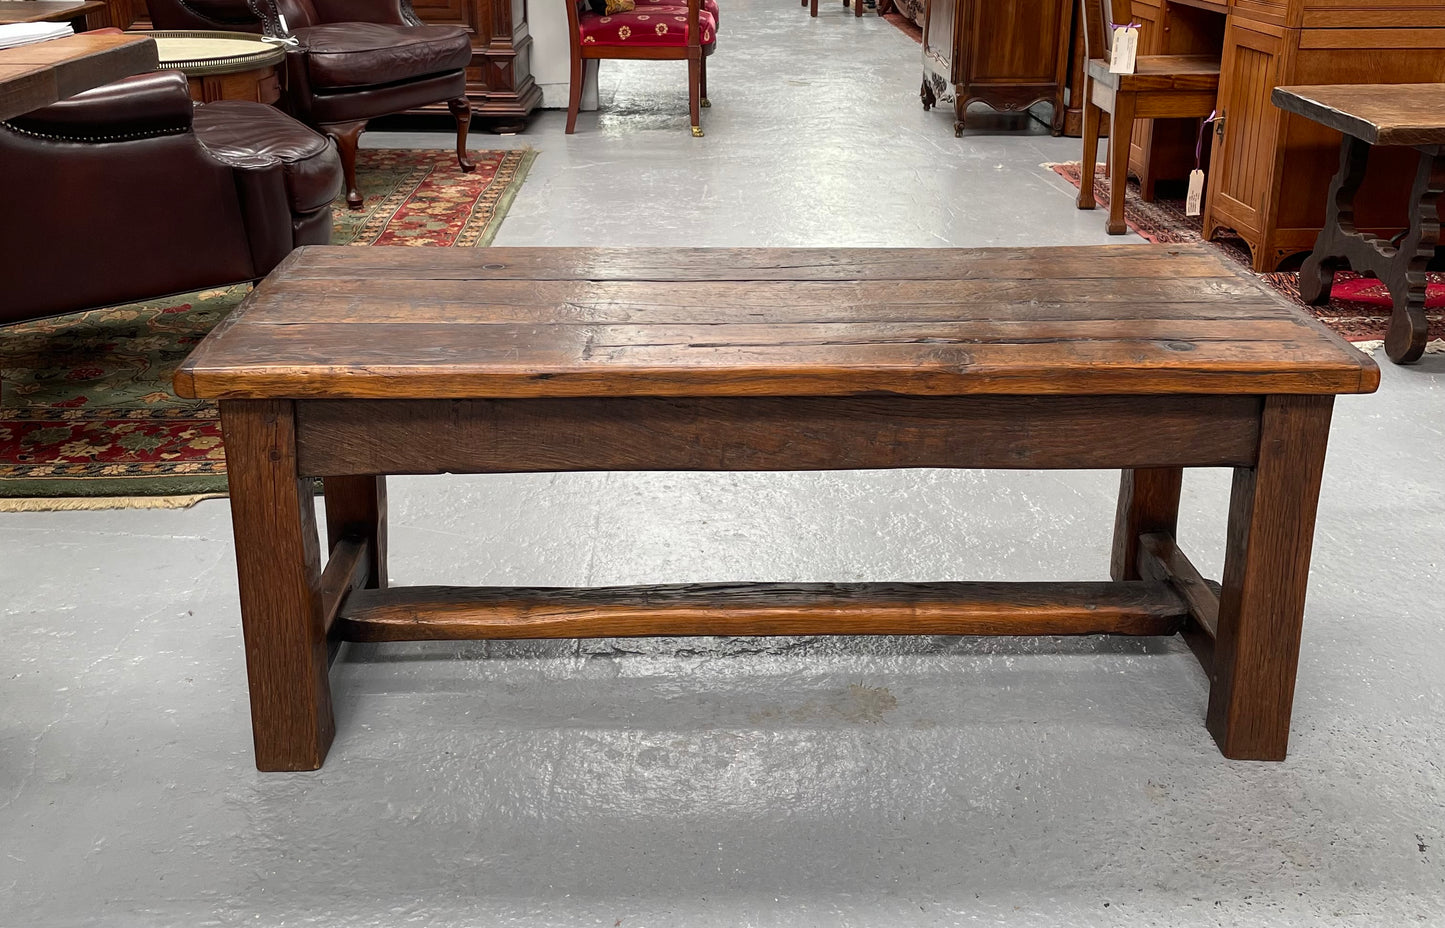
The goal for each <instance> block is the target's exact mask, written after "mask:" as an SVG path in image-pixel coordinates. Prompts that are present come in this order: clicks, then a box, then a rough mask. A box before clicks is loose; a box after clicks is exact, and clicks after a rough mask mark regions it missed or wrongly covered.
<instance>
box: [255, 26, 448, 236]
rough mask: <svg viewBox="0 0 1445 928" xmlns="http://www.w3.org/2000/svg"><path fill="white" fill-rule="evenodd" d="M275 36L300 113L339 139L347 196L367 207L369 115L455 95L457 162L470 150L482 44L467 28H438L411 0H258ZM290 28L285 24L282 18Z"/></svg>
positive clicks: (291, 99)
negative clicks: (473, 86)
mask: <svg viewBox="0 0 1445 928" xmlns="http://www.w3.org/2000/svg"><path fill="white" fill-rule="evenodd" d="M250 4H251V9H252V11H253V12H254V13H255V14H256V15H257V16H258V17H259V18H260V19H261V22H262V24H263V27H264V30H265V33H266V34H267V35H270V36H275V37H278V38H286V39H289V40H294V44H293V45H291V46H290V47H288V48H287V50H286V83H287V87H286V100H287V106H288V108H289V109H290V110H291V113H292V115H294V116H296V118H298V119H300V120H301V121H303V122H306V123H309V124H310V125H313V126H315V127H316V128H318V129H320V130H321V131H322V132H325V133H326V134H327V135H329V136H331V138H333V139H334V140H335V141H336V147H337V149H338V151H340V153H341V165H342V169H343V171H344V172H345V175H346V202H347V205H349V206H350V207H352V208H353V209H360V208H361V192H360V191H359V190H357V188H356V143H357V140H358V139H359V138H360V137H361V133H362V131H363V130H365V128H366V123H367V121H368V120H371V119H375V118H376V117H378V116H386V115H389V114H392V113H400V112H403V111H405V110H409V109H414V108H416V107H419V106H426V105H428V104H432V103H440V102H443V101H445V102H446V104H447V106H448V108H449V109H450V110H451V113H452V116H453V117H454V118H455V119H456V122H457V164H459V165H460V166H461V169H462V170H463V171H470V170H472V169H473V168H474V167H475V165H473V164H472V162H471V160H470V159H468V157H467V127H468V125H469V124H470V123H471V118H472V106H471V103H470V102H469V101H468V100H467V95H466V91H467V75H466V70H465V69H466V67H467V65H469V64H471V61H472V41H471V37H470V36H469V35H467V31H466V30H465V29H463V28H462V27H461V26H429V25H426V24H425V23H423V22H422V21H421V20H420V19H418V18H417V15H416V13H415V12H413V11H412V8H411V0H250ZM283 17H284V22H285V26H284V28H283V25H282V18H283Z"/></svg>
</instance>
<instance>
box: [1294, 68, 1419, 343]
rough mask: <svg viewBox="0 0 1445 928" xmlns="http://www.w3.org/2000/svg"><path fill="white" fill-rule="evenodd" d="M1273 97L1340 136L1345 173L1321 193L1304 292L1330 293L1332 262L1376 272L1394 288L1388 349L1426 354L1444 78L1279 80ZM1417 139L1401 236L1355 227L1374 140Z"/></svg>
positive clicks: (1407, 143)
mask: <svg viewBox="0 0 1445 928" xmlns="http://www.w3.org/2000/svg"><path fill="white" fill-rule="evenodd" d="M1273 99H1274V104H1275V106H1278V107H1280V108H1281V109H1283V110H1288V111H1289V112H1291V113H1297V114H1299V115H1300V116H1303V117H1305V118H1306V119H1310V120H1313V121H1314V122H1317V123H1320V124H1321V125H1324V126H1329V127H1330V128H1331V129H1334V130H1336V131H1338V132H1340V133H1342V134H1343V136H1344V143H1343V147H1342V149H1341V153H1340V172H1339V173H1338V174H1336V175H1335V179H1334V180H1333V181H1332V182H1331V184H1330V191H1329V196H1328V197H1326V198H1325V203H1326V204H1327V209H1328V212H1327V213H1326V217H1325V227H1324V229H1323V230H1322V231H1321V232H1320V237H1319V238H1318V239H1317V240H1316V241H1315V248H1314V251H1313V252H1311V253H1310V256H1309V258H1308V260H1306V261H1305V263H1304V267H1302V268H1300V277H1299V280H1300V296H1301V297H1303V298H1304V299H1305V300H1306V301H1307V302H1310V303H1314V304H1316V305H1322V304H1324V303H1327V302H1329V299H1330V287H1331V285H1332V284H1333V282H1334V277H1335V271H1336V270H1341V269H1346V268H1347V269H1351V270H1355V271H1359V272H1361V273H1368V274H1373V275H1375V276H1376V277H1378V278H1379V279H1380V280H1381V281H1382V282H1383V283H1384V284H1385V285H1386V286H1388V287H1389V288H1390V296H1391V297H1392V298H1393V299H1394V302H1395V312H1394V315H1393V316H1392V317H1391V319H1390V329H1389V332H1388V334H1387V335H1386V336H1385V351H1386V353H1387V354H1389V356H1390V360H1392V361H1394V362H1396V363H1397V364H1404V363H1407V362H1410V361H1416V360H1419V358H1420V355H1422V354H1424V353H1425V339H1426V332H1427V328H1428V325H1427V323H1426V320H1425V288H1426V275H1425V271H1426V267H1427V265H1428V264H1429V263H1430V259H1432V258H1433V257H1434V256H1435V246H1436V245H1438V244H1439V243H1440V213H1439V207H1438V201H1439V199H1440V195H1441V193H1442V191H1445V84H1351V85H1346V86H1324V87H1276V88H1275V89H1274V95H1273ZM1388 147H1397V148H1412V149H1414V150H1415V151H1416V152H1418V153H1419V161H1420V163H1419V167H1418V168H1417V170H1416V172H1415V186H1414V189H1413V191H1412V192H1411V199H1410V203H1409V204H1408V207H1409V209H1408V215H1409V220H1410V228H1409V231H1408V232H1407V233H1406V235H1405V238H1404V239H1403V240H1401V241H1400V242H1398V243H1395V244H1392V243H1391V242H1390V241H1389V240H1387V239H1382V238H1379V237H1376V236H1373V235H1369V234H1367V233H1364V232H1361V231H1359V225H1358V222H1357V220H1356V219H1355V203H1356V200H1357V199H1358V194H1359V191H1360V187H1361V185H1362V184H1363V182H1364V180H1365V177H1366V168H1367V165H1368V163H1369V160H1370V154H1371V151H1372V149H1376V148H1388Z"/></svg>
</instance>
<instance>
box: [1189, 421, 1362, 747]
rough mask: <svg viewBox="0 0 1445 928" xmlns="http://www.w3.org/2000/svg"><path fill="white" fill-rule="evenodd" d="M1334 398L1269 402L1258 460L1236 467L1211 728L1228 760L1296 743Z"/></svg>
mask: <svg viewBox="0 0 1445 928" xmlns="http://www.w3.org/2000/svg"><path fill="white" fill-rule="evenodd" d="M1333 408H1334V400H1333V398H1331V397H1318V396H1278V397H1269V398H1268V399H1267V400H1266V401H1265V407H1264V416H1263V418H1262V423H1261V431H1260V454H1259V463H1258V464H1257V465H1256V466H1255V467H1252V468H1247V467H1241V468H1236V469H1235V472H1234V489H1233V492H1232V495H1231V498H1230V508H1229V528H1228V532H1227V536H1228V538H1227V549H1226V553H1225V558H1224V578H1223V581H1224V582H1223V589H1222V591H1221V592H1220V597H1219V625H1218V629H1217V636H1216V638H1215V647H1214V667H1213V685H1212V686H1211V687H1210V690H1209V714H1208V716H1207V718H1206V722H1207V724H1208V726H1209V731H1210V733H1211V734H1213V735H1214V738H1215V741H1217V742H1218V744H1219V749H1220V750H1221V751H1222V752H1223V753H1224V756H1225V757H1229V758H1233V759H1235V760H1283V759H1284V756H1285V750H1286V748H1287V746H1288V744H1289V725H1290V712H1291V709H1292V707H1293V705H1294V686H1295V671H1296V668H1297V667H1298V665H1299V644H1300V633H1301V629H1302V627H1303V624H1304V607H1305V592H1306V590H1307V589H1308V587H1309V566H1310V553H1311V550H1312V548H1313V545H1314V534H1315V514H1316V512H1317V511H1318V507H1319V491H1320V481H1321V480H1322V479H1323V476H1324V464H1325V446H1326V443H1327V442H1328V440H1329V431H1330V417H1331V413H1332V410H1333Z"/></svg>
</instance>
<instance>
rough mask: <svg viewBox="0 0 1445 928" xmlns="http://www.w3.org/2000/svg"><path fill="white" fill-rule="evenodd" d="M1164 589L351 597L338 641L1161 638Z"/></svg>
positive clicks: (468, 590) (790, 589) (497, 591)
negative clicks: (645, 637)
mask: <svg viewBox="0 0 1445 928" xmlns="http://www.w3.org/2000/svg"><path fill="white" fill-rule="evenodd" d="M1187 614H1188V607H1187V606H1186V605H1185V604H1184V601H1183V600H1182V599H1180V598H1179V596H1178V595H1177V594H1175V593H1174V591H1173V590H1172V589H1171V588H1170V587H1169V586H1168V584H1164V583H810V584H772V583H736V584H727V583H713V584H692V585H671V586H639V587H598V588H591V589H569V588H558V589H517V588H510V587H393V588H391V589H386V590H358V591H356V592H354V593H352V595H351V596H350V597H349V598H348V599H347V600H346V602H345V604H344V605H343V606H342V611H341V615H340V617H339V618H338V619H337V622H338V625H337V631H338V634H339V635H340V636H341V637H342V638H344V639H346V640H349V641H419V640H425V639H473V638H577V637H582V638H594V637H629V636H642V635H808V634H817V633H820V632H826V633H827V634H835V635H836V634H843V635H1095V634H1116V635H1172V634H1174V633H1175V632H1176V631H1178V630H1179V626H1180V624H1181V622H1182V621H1183V619H1184V617H1185V616H1186V615H1187Z"/></svg>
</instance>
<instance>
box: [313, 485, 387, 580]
mask: <svg viewBox="0 0 1445 928" xmlns="http://www.w3.org/2000/svg"><path fill="white" fill-rule="evenodd" d="M322 483H323V484H324V486H325V493H326V545H327V548H328V549H330V550H333V551H334V550H335V549H336V545H337V543H338V542H340V541H341V539H343V538H347V537H351V538H356V539H358V540H361V541H365V542H366V544H367V551H368V553H369V558H368V559H369V560H370V562H371V563H370V565H369V568H368V574H369V579H368V580H367V581H366V584H365V585H366V586H367V587H368V588H370V589H374V590H375V589H385V588H386V584H387V578H386V477H385V476H371V475H361V476H354V477H327V478H325V479H324V480H323V481H322Z"/></svg>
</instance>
